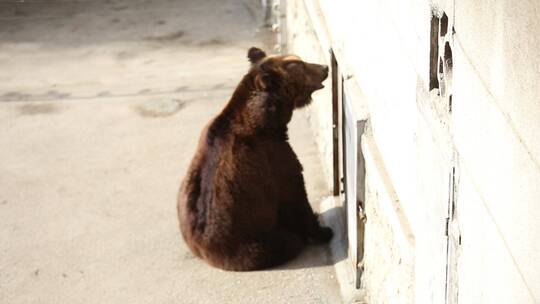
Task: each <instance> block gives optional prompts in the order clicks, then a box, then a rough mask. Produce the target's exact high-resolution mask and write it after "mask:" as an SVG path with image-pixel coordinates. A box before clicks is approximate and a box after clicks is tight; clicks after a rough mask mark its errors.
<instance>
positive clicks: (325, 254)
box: [269, 207, 349, 270]
mask: <svg viewBox="0 0 540 304" xmlns="http://www.w3.org/2000/svg"><path fill="white" fill-rule="evenodd" d="M340 214H343V208H342V207H334V208H332V209H329V210H327V211H325V212H323V213H322V214H321V215H320V216H321V218H323V219H326V220H327V221H329V222H326V223H324V225H325V226H329V227H331V228H332V230H333V231H334V236H333V238H332V240H331V241H330V242H329V243H327V244H322V245H308V246H307V247H306V248H305V249H304V250H303V251H302V253H300V255H299V256H297V257H296V258H295V259H293V260H291V261H289V262H287V263H286V264H283V265H281V266H278V267H275V268H273V269H269V270H287V269H290V270H293V269H304V268H314V267H323V266H330V265H334V264H336V263H338V262H340V261H342V260H344V259H346V258H347V252H348V251H349V248H348V242H347V235H344V234H343V233H342V232H343V231H344V229H342V228H341V227H340V225H343V223H340V222H338V221H337V219H340V218H343V217H342V216H340ZM337 227H339V228H337Z"/></svg>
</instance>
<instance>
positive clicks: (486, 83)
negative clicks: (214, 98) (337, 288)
mask: <svg viewBox="0 0 540 304" xmlns="http://www.w3.org/2000/svg"><path fill="white" fill-rule="evenodd" d="M539 20H540V2H538V1H534V0H531V1H519V2H515V1H509V0H501V1H495V0H493V1H488V0H481V1H472V0H471V1H421V0H417V1H412V0H407V1H403V0H401V1H397V0H366V1H361V2H351V1H344V0H335V1H332V2H330V1H321V2H320V3H319V2H318V1H316V0H314V1H312V0H303V1H288V3H287V35H288V51H289V52H292V53H297V54H299V55H301V56H303V57H305V58H307V59H308V60H316V61H317V60H318V61H320V62H322V61H326V62H327V63H328V53H329V52H328V48H330V47H333V48H334V49H335V50H337V51H338V52H339V53H340V56H339V58H338V59H339V60H338V62H339V65H340V67H343V69H342V72H343V73H346V74H347V75H346V76H347V77H346V78H350V79H349V80H346V81H347V82H351V83H352V82H354V85H355V86H358V87H359V88H360V90H361V94H359V95H358V96H348V99H349V100H352V102H353V103H358V104H362V106H360V107H358V108H359V109H365V111H366V112H367V113H360V114H359V116H363V115H365V116H368V117H369V120H370V124H371V132H370V133H368V134H367V135H365V136H366V138H367V142H371V143H372V145H369V144H366V145H365V146H363V150H364V154H365V155H366V163H367V165H366V166H367V179H366V188H367V189H366V192H367V195H366V209H367V210H366V212H367V224H366V225H367V226H366V240H365V251H366V253H365V254H366V256H365V260H364V266H365V273H364V276H363V278H362V293H363V295H364V296H365V298H366V299H367V300H368V301H370V303H394V302H395V303H403V302H413V301H414V302H417V303H443V302H444V301H445V300H446V301H448V302H460V303H495V302H497V303H537V302H539V301H540V264H539V263H538V262H537V261H538V260H540V245H539V242H538V241H540V227H539V226H538V223H540V204H539V203H540V187H539V186H540V182H539V181H540V136H539V132H540V86H539V84H540V59H539V57H540V56H538V55H539V53H540V51H539V50H540V37H539V36H540V35H539V34H540V21H539ZM430 71H431V72H430ZM433 77H435V84H436V86H437V87H434V85H433V83H434V82H433V79H432V78H433ZM430 81H431V83H430ZM329 92H330V91H329V90H328V91H326V92H323V93H322V94H320V95H319V96H316V98H318V99H320V101H321V102H317V101H316V102H315V103H314V105H313V106H312V107H311V111H312V115H311V116H312V118H313V119H312V121H311V122H312V126H313V128H315V129H316V130H317V134H318V142H319V143H320V151H321V156H322V158H323V159H324V164H325V165H326V167H327V170H326V171H327V173H328V180H329V181H330V180H331V174H330V173H331V172H332V171H331V169H332V167H331V165H332V153H331V147H332V145H331V144H332V140H331V134H332V132H331V106H330V105H329V104H328V102H329V100H330V98H329V96H328V94H329ZM360 111H361V110H360ZM370 168H371V170H370ZM395 219H398V220H395ZM447 223H448V224H447ZM409 232H410V233H409ZM400 240H402V241H400Z"/></svg>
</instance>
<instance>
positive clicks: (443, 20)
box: [441, 13, 448, 37]
mask: <svg viewBox="0 0 540 304" xmlns="http://www.w3.org/2000/svg"><path fill="white" fill-rule="evenodd" d="M446 33H448V16H447V15H446V13H443V15H442V17H441V37H443V36H444V35H446Z"/></svg>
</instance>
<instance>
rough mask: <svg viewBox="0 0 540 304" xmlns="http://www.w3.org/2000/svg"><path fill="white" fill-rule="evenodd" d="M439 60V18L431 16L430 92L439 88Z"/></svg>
mask: <svg viewBox="0 0 540 304" xmlns="http://www.w3.org/2000/svg"><path fill="white" fill-rule="evenodd" d="M438 59H439V17H437V16H436V15H435V13H433V15H432V16H431V34H430V48H429V90H430V91H431V90H433V89H438V88H439V79H438V77H437V61H438Z"/></svg>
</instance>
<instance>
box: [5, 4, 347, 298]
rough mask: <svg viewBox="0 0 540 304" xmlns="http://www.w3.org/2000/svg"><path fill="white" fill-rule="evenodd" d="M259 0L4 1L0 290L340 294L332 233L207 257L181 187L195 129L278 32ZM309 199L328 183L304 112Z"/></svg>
mask: <svg viewBox="0 0 540 304" xmlns="http://www.w3.org/2000/svg"><path fill="white" fill-rule="evenodd" d="M258 4H259V1H257V0H249V1H248V0H243V1H242V0H236V1H234V0H205V1H195V0H193V1H182V0H174V1H173V0H154V1H149V0H96V1H53V0H50V1H24V2H18V1H17V2H16V1H7V2H6V1H2V2H0V67H1V69H0V303H10V304H11V303H70V304H71V303H339V302H340V301H341V300H340V296H339V287H338V285H337V283H336V280H335V278H334V276H335V275H334V268H333V265H332V264H333V261H332V259H331V257H330V254H329V250H328V248H326V247H310V248H309V249H308V250H306V251H305V252H304V253H303V254H302V255H301V256H300V257H299V258H297V259H296V260H294V261H292V262H291V263H289V264H287V265H284V266H282V267H280V268H279V269H274V270H268V271H259V272H250V273H231V272H224V271H220V270H217V269H213V268H210V267H209V266H208V265H206V264H205V263H203V262H202V261H200V260H198V259H196V258H194V257H193V255H192V254H191V253H190V252H189V251H188V249H187V248H186V246H185V245H184V243H183V241H182V239H181V237H180V234H179V230H178V223H177V218H176V206H175V204H176V194H177V190H178V186H179V183H180V180H181V178H182V176H183V174H184V173H185V171H186V167H187V165H188V163H189V161H190V158H191V156H192V155H193V152H194V148H195V144H196V142H197V139H198V136H199V132H200V130H201V128H202V126H203V125H204V124H205V123H206V122H207V121H208V119H209V118H210V117H211V116H212V115H213V114H215V113H216V112H217V111H219V109H220V108H221V107H222V106H223V105H224V103H225V102H226V101H227V99H228V97H229V96H230V94H231V92H232V90H233V87H234V86H235V85H236V83H237V82H238V80H239V79H240V78H241V76H242V74H243V73H245V71H246V70H247V68H248V64H247V60H246V58H245V57H246V50H247V48H248V47H250V46H252V45H265V46H268V45H269V43H270V42H271V39H270V38H269V35H268V34H265V32H264V31H263V30H261V29H260V27H259V25H260V19H261V15H262V13H261V10H260V8H259V7H258ZM290 129H291V141H292V144H293V146H294V147H295V149H296V151H297V152H298V154H299V156H300V158H301V160H302V163H303V164H304V167H305V171H306V172H305V175H306V179H307V187H308V193H309V194H310V198H311V201H312V202H315V203H317V202H319V201H321V199H322V197H324V196H326V195H328V194H329V191H328V186H327V185H326V184H325V182H324V178H323V177H322V176H321V175H322V169H321V167H320V163H319V159H318V156H317V152H316V146H315V143H314V142H313V138H312V135H311V133H310V131H309V127H308V125H307V122H306V115H305V113H302V112H298V113H296V114H295V116H294V120H293V122H292V125H291V128H290Z"/></svg>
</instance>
